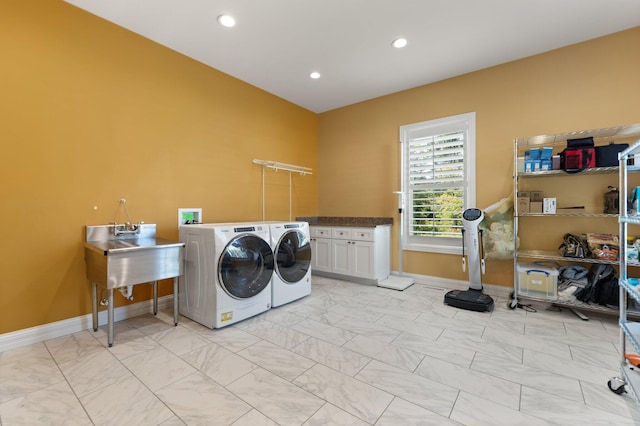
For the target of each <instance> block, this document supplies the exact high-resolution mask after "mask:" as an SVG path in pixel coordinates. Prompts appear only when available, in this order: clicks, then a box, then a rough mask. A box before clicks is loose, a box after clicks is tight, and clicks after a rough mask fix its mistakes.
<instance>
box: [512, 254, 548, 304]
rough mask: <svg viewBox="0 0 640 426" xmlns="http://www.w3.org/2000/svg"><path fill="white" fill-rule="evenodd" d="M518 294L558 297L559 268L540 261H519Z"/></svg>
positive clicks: (546, 298)
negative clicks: (541, 263)
mask: <svg viewBox="0 0 640 426" xmlns="http://www.w3.org/2000/svg"><path fill="white" fill-rule="evenodd" d="M516 269H517V271H518V294H519V295H522V296H533V297H540V298H543V299H545V300H556V299H557V298H558V269H557V268H554V267H551V266H547V265H540V264H538V263H518V266H517V267H516Z"/></svg>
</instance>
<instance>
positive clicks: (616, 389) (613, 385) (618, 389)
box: [607, 377, 626, 395]
mask: <svg viewBox="0 0 640 426" xmlns="http://www.w3.org/2000/svg"><path fill="white" fill-rule="evenodd" d="M607 386H609V389H610V390H611V392H613V393H615V394H616V395H621V394H623V393H625V392H626V390H625V383H624V380H622V379H621V378H619V377H614V378H612V379H611V380H609V381H608V382H607Z"/></svg>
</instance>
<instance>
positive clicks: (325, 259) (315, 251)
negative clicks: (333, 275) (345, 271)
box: [310, 226, 333, 272]
mask: <svg viewBox="0 0 640 426" xmlns="http://www.w3.org/2000/svg"><path fill="white" fill-rule="evenodd" d="M310 233H311V253H312V255H311V259H312V263H311V271H324V272H331V270H332V268H331V261H332V259H333V256H332V253H333V251H332V247H331V241H332V240H331V238H330V237H331V228H324V227H315V226H314V227H311V228H310Z"/></svg>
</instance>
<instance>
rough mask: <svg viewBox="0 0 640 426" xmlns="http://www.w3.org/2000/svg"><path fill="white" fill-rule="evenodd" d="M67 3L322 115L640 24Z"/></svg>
mask: <svg viewBox="0 0 640 426" xmlns="http://www.w3.org/2000/svg"><path fill="white" fill-rule="evenodd" d="M66 1H67V2H68V3H71V4H74V5H76V6H78V7H80V8H82V9H85V10H87V11H89V12H91V13H93V14H95V15H98V16H100V17H102V18H104V19H106V20H108V21H111V22H114V23H116V24H118V25H120V26H122V27H124V28H127V29H129V30H131V31H133V32H136V33H138V34H141V35H143V36H144V37H147V38H149V39H151V40H154V41H156V42H157V43H160V44H162V45H164V46H167V47H169V48H171V49H173V50H175V51H178V52H180V53H182V54H184V55H186V56H189V57H191V58H193V59H196V60H198V61H200V62H202V63H204V64H207V65H209V66H211V67H213V68H216V69H218V70H220V71H222V72H224V73H227V74H230V75H232V76H234V77H236V78H238V79H240V80H243V81H245V82H247V83H250V84H252V85H254V86H256V87H259V88H261V89H263V90H266V91H267V92H270V93H272V94H274V95H277V96H279V97H281V98H284V99H286V100H288V101H290V102H293V103H294V104H297V105H300V106H302V107H304V108H307V109H309V110H311V111H314V112H317V113H320V112H324V111H328V110H331V109H335V108H339V107H342V106H345V105H350V104H353V103H356V102H360V101H364V100H367V99H372V98H375V97H378V96H382V95H387V94H390V93H394V92H398V91H401V90H405V89H410V88H412V87H417V86H421V85H424V84H428V83H432V82H435V81H439V80H443V79H446V78H449V77H453V76H457V75H461V74H465V73H468V72H472V71H476V70H479V69H483V68H487V67H490V66H493V65H497V64H501V63H505V62H509V61H512V60H515V59H519V58H523V57H526V56H531V55H535V54H537V53H541V52H546V51H549V50H553V49H556V48H559V47H562V46H567V45H570V44H574V43H578V42H581V41H584V40H589V39H592V38H596V37H599V36H602V35H605V34H610V33H614V32H617V31H621V30H624V29H628V28H632V27H635V26H640V0H66ZM223 13H228V14H231V15H233V16H234V17H235V18H236V21H237V25H236V26H235V27H233V28H225V27H222V26H221V25H219V24H218V23H217V21H216V18H217V17H218V16H219V15H220V14H223ZM397 37H404V38H407V39H408V41H409V44H408V45H407V46H406V47H405V48H403V49H394V48H392V47H391V42H392V41H393V40H394V39H395V38H397ZM596 63H597V58H594V60H593V62H591V63H585V64H576V72H580V67H584V66H596ZM612 66H615V64H612ZM311 71H318V72H320V73H321V74H322V77H321V78H320V79H318V80H312V79H311V78H309V73H310V72H311Z"/></svg>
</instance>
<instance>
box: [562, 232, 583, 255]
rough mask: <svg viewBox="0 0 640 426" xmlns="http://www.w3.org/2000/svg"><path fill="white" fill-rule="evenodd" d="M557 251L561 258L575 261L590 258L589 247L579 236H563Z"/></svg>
mask: <svg viewBox="0 0 640 426" xmlns="http://www.w3.org/2000/svg"><path fill="white" fill-rule="evenodd" d="M558 251H559V252H560V255H561V256H563V257H573V258H577V259H586V258H589V257H591V251H590V250H589V245H588V244H587V243H586V242H585V241H584V240H583V239H582V238H580V237H579V236H577V235H573V234H568V233H567V234H564V237H563V241H562V244H560V246H559V247H558Z"/></svg>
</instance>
